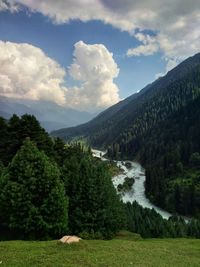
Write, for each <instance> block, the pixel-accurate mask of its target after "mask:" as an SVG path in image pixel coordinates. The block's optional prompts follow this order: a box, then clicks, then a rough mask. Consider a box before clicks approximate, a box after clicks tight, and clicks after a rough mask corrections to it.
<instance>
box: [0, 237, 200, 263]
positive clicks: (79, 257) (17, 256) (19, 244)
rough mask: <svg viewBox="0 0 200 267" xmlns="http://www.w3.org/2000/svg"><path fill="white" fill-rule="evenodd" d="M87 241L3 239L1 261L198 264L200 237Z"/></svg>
mask: <svg viewBox="0 0 200 267" xmlns="http://www.w3.org/2000/svg"><path fill="white" fill-rule="evenodd" d="M129 239H130V240H125V239H124V240H123V239H114V240H110V241H100V240H88V241H86V240H84V241H81V242H80V243H78V244H72V245H61V244H58V243H57V241H42V242H28V241H10V242H0V262H1V263H2V264H1V265H2V266H7V267H12V266H15V267H26V266H38V267H40V266H42V267H45V266H59V267H60V266H63V267H64V266H66V267H77V266H79V267H86V266H88V267H89V266H90V267H97V266H98V267H100V266H104V267H105V266H108V267H112V266H115V267H128V266H141V267H147V266H149V267H155V266H156V267H165V266H166V267H167V266H174V267H178V266H180V267H188V266H190V267H197V266H199V265H200V258H199V254H200V240H195V239H146V240H138V241H135V240H131V237H130V238H129Z"/></svg>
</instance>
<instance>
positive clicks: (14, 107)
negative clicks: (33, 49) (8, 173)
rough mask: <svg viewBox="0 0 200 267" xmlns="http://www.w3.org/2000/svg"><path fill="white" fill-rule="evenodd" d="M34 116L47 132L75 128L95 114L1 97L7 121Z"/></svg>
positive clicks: (46, 103)
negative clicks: (12, 117) (23, 116)
mask: <svg viewBox="0 0 200 267" xmlns="http://www.w3.org/2000/svg"><path fill="white" fill-rule="evenodd" d="M14 113H15V114H17V115H19V116H21V115H23V114H25V113H27V114H33V115H35V116H36V117H37V119H38V120H39V121H40V122H41V125H42V126H43V127H44V128H45V129H46V130H47V131H49V132H50V131H52V130H56V129H59V128H62V127H70V126H75V125H78V124H80V123H84V122H87V121H89V120H90V119H92V118H93V117H94V116H95V114H91V113H88V112H82V111H77V110H73V109H71V108H65V107H62V106H59V105H57V104H55V103H53V102H48V101H32V100H24V99H23V100H22V99H11V98H5V97H2V96H0V115H1V116H2V117H4V118H6V119H8V118H9V117H11V116H12V114H14Z"/></svg>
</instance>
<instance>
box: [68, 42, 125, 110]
mask: <svg viewBox="0 0 200 267" xmlns="http://www.w3.org/2000/svg"><path fill="white" fill-rule="evenodd" d="M74 47H75V48H74V53H73V56H74V60H73V63H72V64H71V66H70V67H69V74H70V75H71V76H72V77H73V79H74V80H77V81H80V83H81V86H80V87H79V88H77V87H76V88H73V89H72V94H71V97H70V102H71V103H72V104H73V106H77V107H78V106H80V105H81V106H83V107H85V108H86V107H87V108H88V109H92V107H93V106H94V105H95V106H96V107H98V108H100V107H108V106H110V105H113V104H115V103H117V102H118V101H119V100H120V99H119V94H118V87H117V85H116V84H115V83H114V82H113V79H114V78H116V77H117V76H118V74H119V69H118V67H117V64H116V63H115V61H114V59H113V55H112V53H110V52H109V51H108V50H107V49H106V47H105V46H104V45H102V44H93V45H89V44H85V43H84V42H83V41H79V42H77V43H76V44H75V46H74ZM74 92H75V94H74ZM69 95H70V92H68V97H69Z"/></svg>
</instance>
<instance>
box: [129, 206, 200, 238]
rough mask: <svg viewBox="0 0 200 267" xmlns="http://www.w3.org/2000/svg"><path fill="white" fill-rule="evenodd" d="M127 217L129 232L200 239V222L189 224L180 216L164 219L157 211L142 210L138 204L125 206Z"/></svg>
mask: <svg viewBox="0 0 200 267" xmlns="http://www.w3.org/2000/svg"><path fill="white" fill-rule="evenodd" d="M124 207H125V210H126V215H127V230H129V231H132V232H134V233H138V234H140V235H141V236H142V237H144V238H150V237H154V238H155V237H196V238H200V221H199V220H196V219H192V220H191V221H189V222H188V223H185V221H184V220H183V219H182V218H181V217H178V216H172V217H170V218H169V219H168V220H166V219H163V218H162V217H161V215H159V214H158V213H157V212H156V211H155V210H150V209H147V208H142V207H141V206H140V205H138V204H137V202H133V203H132V204H131V203H127V204H124Z"/></svg>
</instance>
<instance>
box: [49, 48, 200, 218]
mask: <svg viewBox="0 0 200 267" xmlns="http://www.w3.org/2000/svg"><path fill="white" fill-rule="evenodd" d="M199 124H200V53H199V54H196V55H195V56H193V57H190V58H188V59H187V60H185V61H184V62H182V63H181V64H180V65H178V66H177V67H176V68H174V69H173V70H171V71H170V72H168V73H167V75H166V76H165V77H162V78H160V79H158V80H156V81H155V82H154V83H152V84H151V85H148V86H147V87H146V88H144V89H143V90H141V91H140V92H139V93H138V94H135V95H132V96H131V97H129V98H128V99H126V100H124V101H122V102H120V103H118V104H117V105H115V106H113V107H111V108H110V109H108V110H106V111H104V112H103V113H101V114H100V115H99V116H98V117H96V118H95V119H93V120H92V121H90V122H89V123H86V124H83V125H80V126H78V127H73V128H69V129H63V130H62V129H61V130H59V131H56V132H53V135H56V136H60V137H62V138H63V139H65V140H69V139H71V138H73V137H75V136H79V137H80V136H81V137H84V138H86V139H87V140H88V141H89V142H90V144H91V145H93V146H97V147H106V148H107V149H108V156H109V157H111V158H128V159H131V158H137V159H138V160H139V161H140V162H141V163H142V164H143V165H144V167H145V168H146V193H147V195H148V197H149V198H150V199H151V201H153V202H154V203H156V204H157V205H159V206H161V207H163V208H165V209H168V210H169V211H171V212H179V213H181V214H184V215H192V216H198V215H199V213H200V208H199V207H200V202H199V199H200V185H199V171H198V170H199V166H200V141H199V136H200V128H199Z"/></svg>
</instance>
